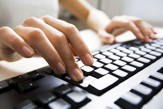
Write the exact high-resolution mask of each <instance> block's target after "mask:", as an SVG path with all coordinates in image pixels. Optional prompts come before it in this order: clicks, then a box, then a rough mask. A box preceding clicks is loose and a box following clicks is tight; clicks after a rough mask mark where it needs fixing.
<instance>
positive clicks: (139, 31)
mask: <svg viewBox="0 0 163 109" xmlns="http://www.w3.org/2000/svg"><path fill="white" fill-rule="evenodd" d="M117 28H125V29H123V30H124V31H121V32H120V33H117V34H116V35H115V34H112V33H113V31H114V30H115V29H117ZM127 30H130V31H131V32H132V33H133V34H134V35H135V36H136V37H137V38H138V39H140V40H143V41H144V42H147V43H148V42H150V39H153V40H155V39H157V38H156V37H155V34H156V32H155V31H154V30H153V27H152V26H151V25H150V24H148V23H147V22H145V21H143V20H141V19H140V18H137V17H132V16H125V15H123V16H115V17H113V18H112V19H111V21H110V23H109V24H108V25H107V26H106V27H105V28H103V29H101V30H99V32H98V35H99V36H100V38H101V40H102V42H104V43H107V44H113V43H114V42H115V37H116V36H117V35H119V34H121V33H123V32H125V31H127Z"/></svg>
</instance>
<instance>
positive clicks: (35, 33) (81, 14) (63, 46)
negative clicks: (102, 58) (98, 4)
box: [0, 0, 156, 81]
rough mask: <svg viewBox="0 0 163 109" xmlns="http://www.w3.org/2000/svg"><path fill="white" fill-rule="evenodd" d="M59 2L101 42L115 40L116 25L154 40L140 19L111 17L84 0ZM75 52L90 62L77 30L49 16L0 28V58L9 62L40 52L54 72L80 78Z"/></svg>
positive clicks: (86, 61)
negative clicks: (92, 31)
mask: <svg viewBox="0 0 163 109" xmlns="http://www.w3.org/2000/svg"><path fill="white" fill-rule="evenodd" d="M59 3H60V5H62V6H63V7H64V8H65V9H67V10H68V11H70V12H71V13H72V14H74V15H75V16H76V17H78V18H79V19H80V20H82V21H83V22H85V23H86V24H87V25H88V26H89V27H90V28H91V29H93V30H94V31H95V32H97V34H98V35H99V37H100V39H101V41H102V42H104V43H107V44H113V43H115V37H116V36H115V35H113V34H112V32H113V31H114V30H115V29H117V28H125V31H126V30H130V31H132V32H133V33H134V35H135V36H136V37H137V38H138V39H140V40H144V41H145V42H149V39H156V37H155V34H156V32H155V31H154V30H153V27H152V26H151V25H150V24H148V23H146V22H145V21H142V20H141V19H139V18H136V17H131V16H116V17H114V18H112V19H110V18H109V17H108V16H107V15H106V14H105V13H104V12H102V11H99V10H97V9H95V8H94V7H92V6H91V5H90V4H88V3H87V1H86V0H59ZM117 34H119V33H117ZM65 54H66V55H65ZM74 54H75V55H78V56H79V58H80V59H81V60H82V62H83V63H84V64H85V65H88V66H90V65H92V64H93V57H92V55H91V52H90V50H89V49H88V47H87V46H86V44H85V43H84V41H83V40H82V39H81V37H80V33H79V31H78V29H77V28H76V27H75V26H74V25H72V24H69V23H67V22H65V21H62V20H59V19H56V18H52V17H51V16H47V15H46V16H43V17H41V18H35V17H30V18H27V19H26V20H25V21H24V23H23V24H21V25H18V26H16V27H15V28H14V29H11V28H9V27H1V28H0V60H5V61H8V62H12V61H17V60H19V59H21V58H22V57H25V58H30V57H33V56H34V55H39V56H42V57H43V58H44V59H45V60H46V61H47V63H48V64H49V65H50V66H51V68H52V69H53V71H54V72H55V73H57V74H62V73H64V72H65V71H67V72H68V74H69V75H70V77H71V78H72V79H73V80H74V81H80V80H82V79H83V73H82V71H81V70H80V68H79V66H78V64H77V63H76V61H75V59H74Z"/></svg>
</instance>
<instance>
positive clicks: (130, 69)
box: [122, 65, 136, 72]
mask: <svg viewBox="0 0 163 109" xmlns="http://www.w3.org/2000/svg"><path fill="white" fill-rule="evenodd" d="M122 69H124V70H127V71H129V72H134V71H135V70H136V68H135V67H132V66H130V65H125V66H123V67H122Z"/></svg>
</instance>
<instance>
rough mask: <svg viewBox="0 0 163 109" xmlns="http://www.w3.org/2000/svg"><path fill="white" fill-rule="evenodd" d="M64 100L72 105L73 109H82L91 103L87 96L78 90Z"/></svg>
mask: <svg viewBox="0 0 163 109" xmlns="http://www.w3.org/2000/svg"><path fill="white" fill-rule="evenodd" d="M64 99H65V100H66V101H67V102H69V103H70V104H71V106H72V108H73V109H74V108H75V109H76V108H80V107H82V106H83V105H85V104H87V103H88V102H89V101H90V99H89V98H87V96H86V95H85V94H83V93H82V92H79V91H77V90H75V91H73V92H70V93H68V94H67V95H66V96H65V98H64Z"/></svg>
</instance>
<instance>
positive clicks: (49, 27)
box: [0, 16, 93, 81]
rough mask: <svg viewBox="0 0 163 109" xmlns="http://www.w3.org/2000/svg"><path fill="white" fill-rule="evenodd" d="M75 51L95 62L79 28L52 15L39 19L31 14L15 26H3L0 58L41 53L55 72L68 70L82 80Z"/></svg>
mask: <svg viewBox="0 0 163 109" xmlns="http://www.w3.org/2000/svg"><path fill="white" fill-rule="evenodd" d="M72 51H74V52H75V54H77V55H78V56H79V58H80V59H81V60H82V62H83V63H84V64H85V65H89V66H90V65H92V64H93V57H92V55H91V53H90V51H89V49H88V47H87V46H86V44H85V43H84V42H83V40H82V39H81V37H80V33H79V31H78V30H77V28H76V27H75V26H74V25H72V24H69V23H67V22H65V21H62V20H59V19H55V18H52V17H50V16H43V17H41V18H39V19H37V18H34V17H30V18H28V19H26V20H25V21H24V23H23V24H21V25H19V26H17V27H15V28H14V29H13V30H12V29H11V28H9V27H2V28H0V58H1V60H5V61H9V62H11V61H17V60H19V59H20V58H21V57H26V58H30V57H32V56H33V55H35V54H39V55H40V56H42V57H43V58H44V59H45V60H46V61H47V63H48V64H49V65H50V66H51V68H52V69H53V71H54V72H55V73H57V74H62V73H64V72H65V71H67V73H68V74H69V75H70V77H71V78H72V79H73V80H74V81H80V80H82V79H83V73H82V71H81V70H80V68H79V66H78V64H77V62H76V61H75V59H74V54H73V52H72Z"/></svg>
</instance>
